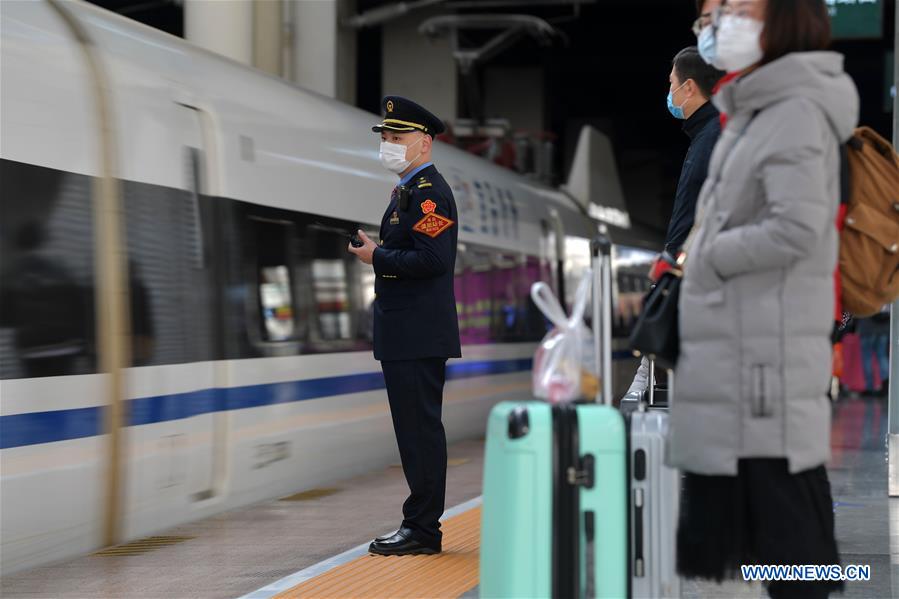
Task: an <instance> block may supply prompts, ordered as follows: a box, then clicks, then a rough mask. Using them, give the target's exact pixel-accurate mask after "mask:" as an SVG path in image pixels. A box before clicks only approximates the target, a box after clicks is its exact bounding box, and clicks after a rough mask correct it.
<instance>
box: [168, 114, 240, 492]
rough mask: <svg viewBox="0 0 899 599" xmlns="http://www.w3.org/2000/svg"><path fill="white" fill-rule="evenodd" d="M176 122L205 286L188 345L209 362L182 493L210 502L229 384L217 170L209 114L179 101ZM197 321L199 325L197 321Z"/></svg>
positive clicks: (217, 487) (222, 447) (221, 470)
mask: <svg viewBox="0 0 899 599" xmlns="http://www.w3.org/2000/svg"><path fill="white" fill-rule="evenodd" d="M177 110H178V112H179V117H178V119H179V121H182V122H183V125H184V128H183V131H184V139H183V144H182V147H181V156H182V160H183V168H184V183H185V185H184V189H185V190H187V192H188V197H187V205H186V210H185V214H186V216H187V220H188V221H189V222H191V223H192V225H193V229H194V230H193V231H192V235H191V237H192V239H193V244H192V248H191V250H192V251H190V253H189V255H188V256H187V260H188V261H190V262H192V263H193V266H194V268H195V270H196V271H197V274H198V276H200V277H202V278H203V280H205V281H206V282H207V283H208V286H207V287H205V289H204V292H201V293H200V297H195V298H194V299H193V306H192V307H193V309H192V310H191V311H190V312H191V313H190V314H185V316H186V318H187V319H190V320H194V321H195V324H196V325H198V326H196V327H195V330H197V331H198V332H201V334H199V335H198V337H197V338H196V339H192V340H190V341H189V342H190V343H192V344H193V345H194V355H195V356H197V357H199V356H205V357H207V358H210V359H207V360H204V361H201V362H195V363H194V365H193V366H194V367H195V368H196V371H197V375H198V376H199V377H201V379H202V380H203V381H204V384H203V387H204V389H203V390H201V391H199V394H200V395H199V396H198V398H197V399H198V409H197V412H198V413H197V415H196V416H193V417H191V418H190V419H189V420H190V422H191V424H190V428H189V430H188V434H189V437H190V439H191V442H190V444H189V451H188V453H189V462H188V464H189V465H188V469H187V480H186V481H185V485H184V490H183V493H184V495H185V496H186V498H187V499H188V501H189V502H190V503H191V504H196V503H200V502H205V501H209V500H214V499H215V498H216V497H217V496H219V495H221V494H222V493H223V491H224V489H223V487H224V477H225V462H226V446H227V438H226V434H227V425H228V417H227V412H225V411H223V410H222V409H221V408H222V407H223V406H222V405H221V404H222V403H223V402H222V397H223V394H222V391H223V389H224V388H225V385H226V384H227V380H225V379H226V376H227V371H226V369H225V368H224V367H223V365H222V364H221V362H220V361H219V360H217V359H215V358H218V357H219V348H221V346H222V343H223V340H222V331H223V326H224V323H223V322H222V321H223V317H222V311H221V300H222V298H221V297H219V290H220V289H221V286H220V285H219V280H218V279H219V271H218V269H217V268H216V264H217V261H216V260H215V255H216V254H215V240H214V238H213V235H214V233H213V231H211V230H210V229H212V226H210V225H213V226H214V224H215V222H216V221H215V219H214V217H213V210H212V206H211V197H212V196H213V195H214V188H216V189H217V186H216V185H215V181H214V179H215V177H216V176H217V173H218V171H217V169H216V168H215V164H214V160H213V157H214V156H215V152H214V148H213V146H214V136H213V135H212V121H211V118H210V115H209V114H208V113H204V112H203V111H202V110H201V109H199V108H197V107H196V106H195V105H193V103H192V102H190V101H189V100H187V101H184V102H178V103H177ZM196 321H199V322H196Z"/></svg>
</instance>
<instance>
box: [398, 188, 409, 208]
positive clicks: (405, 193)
mask: <svg viewBox="0 0 899 599" xmlns="http://www.w3.org/2000/svg"><path fill="white" fill-rule="evenodd" d="M398 191H399V200H398V201H397V204H398V206H399V209H400V210H402V211H403V212H405V211H406V210H408V209H409V194H410V193H411V191H412V190H411V189H409V188H408V187H406V186H405V185H400V186H399V190H398Z"/></svg>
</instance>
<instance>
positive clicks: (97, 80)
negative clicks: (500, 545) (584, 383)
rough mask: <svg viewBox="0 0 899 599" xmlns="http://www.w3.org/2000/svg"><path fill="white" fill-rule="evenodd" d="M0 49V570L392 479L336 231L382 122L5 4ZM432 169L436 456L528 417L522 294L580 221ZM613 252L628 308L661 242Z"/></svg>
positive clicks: (529, 321)
mask: <svg viewBox="0 0 899 599" xmlns="http://www.w3.org/2000/svg"><path fill="white" fill-rule="evenodd" d="M0 27H2V29H0V41H2V47H3V61H2V73H0V75H2V81H0V93H2V97H0V104H2V111H0V118H2V121H0V135H2V138H0V185H2V195H0V459H2V462H0V469H2V479H0V505H2V510H0V512H2V522H0V537H2V547H0V555H2V562H0V568H2V572H4V573H11V572H14V571H16V570H20V569H23V568H28V567H33V566H36V565H40V564H43V563H47V562H50V561H54V560H58V559H62V558H66V557H68V556H72V555H75V554H80V553H84V552H88V551H91V550H94V549H97V548H98V547H101V546H103V545H104V544H108V543H113V542H121V541H126V540H131V539H135V538H139V537H142V536H144V535H148V534H151V533H154V532H158V531H161V530H164V529H166V528H169V527H172V526H174V525H177V524H180V523H183V522H187V521H191V520H195V519H199V518H204V517H207V516H210V515H212V514H215V513H217V512H220V511H223V510H227V509H232V508H235V507H238V506H242V505H246V504H249V503H252V502H256V501H260V500H264V499H269V498H274V497H279V496H283V495H287V494H290V493H293V492H296V491H299V490H303V489H309V488H312V487H315V486H317V485H321V484H326V483H328V482H329V481H334V480H337V479H341V478H345V477H348V476H351V475H354V474H357V473H361V472H364V471H368V470H372V469H374V468H377V467H383V466H384V465H386V464H388V463H390V462H391V461H395V460H396V457H395V456H396V446H395V441H394V437H393V430H392V427H391V420H390V415H389V411H388V405H387V401H386V396H385V393H384V389H383V380H382V378H381V374H380V368H379V365H378V363H377V362H375V361H374V360H373V358H372V355H371V344H370V329H371V327H370V320H371V312H370V305H371V302H372V299H373V295H374V293H373V275H372V273H371V270H370V269H367V268H363V267H361V265H360V264H358V262H357V261H356V260H355V259H353V258H352V257H351V256H350V255H349V254H348V253H347V252H346V244H347V238H346V236H345V235H344V234H343V232H344V231H348V230H351V229H352V228H354V227H355V226H356V225H357V224H361V225H363V226H365V227H368V228H369V229H370V230H372V231H376V230H377V224H378V223H379V222H380V217H381V213H382V211H383V209H384V206H385V203H386V201H387V199H388V195H389V193H390V191H391V189H392V187H393V185H394V184H395V182H396V179H395V177H394V176H393V175H391V174H390V173H388V172H386V171H384V170H383V169H382V168H381V167H380V164H379V162H378V160H377V143H378V140H377V139H376V137H375V136H374V135H373V134H372V133H371V130H370V126H371V124H372V123H373V122H374V121H375V119H376V118H377V117H376V116H375V115H371V114H368V113H365V112H362V111H360V110H357V109H355V108H352V107H349V106H346V105H344V104H341V103H339V102H336V101H333V100H331V99H328V98H324V97H320V96H318V95H316V94H313V93H310V92H307V91H304V90H302V89H299V88H296V87H293V86H291V85H289V84H287V83H285V82H283V81H280V80H277V79H274V78H271V77H268V76H267V75H264V74H261V73H259V72H256V71H254V70H252V69H249V68H246V67H243V66H241V65H238V64H236V63H233V62H231V61H229V60H227V59H224V58H222V57H219V56H216V55H213V54H211V53H208V52H205V51H203V50H199V49H196V48H194V47H192V46H191V45H189V44H187V43H185V42H184V41H183V40H180V39H178V38H174V37H172V36H169V35H167V34H164V33H161V32H159V31H156V30H154V29H151V28H148V27H144V26H142V25H140V24H137V23H134V22H132V21H130V20H127V19H124V18H121V17H119V16H118V15H114V14H111V13H108V12H106V11H103V10H101V9H98V8H96V7H93V6H91V5H87V4H83V3H80V2H72V1H63V2H53V1H34V2H2V3H0ZM435 152H436V157H435V159H436V162H437V164H438V165H439V168H440V170H441V172H442V173H443V174H444V175H445V176H446V178H447V180H448V181H449V182H450V183H451V185H452V186H453V189H454V193H455V195H456V201H457V204H458V206H459V213H460V227H461V231H460V248H459V250H460V251H459V257H458V262H457V265H456V268H457V277H456V293H457V301H458V308H459V318H460V325H461V326H460V328H461V330H462V337H463V356H464V357H463V358H462V359H460V360H453V361H451V363H450V364H449V366H448V384H447V390H446V401H445V406H444V414H445V416H444V419H445V424H446V429H447V435H448V438H449V440H450V441H452V440H457V439H461V438H467V437H468V438H470V437H476V436H479V435H482V434H483V430H484V422H485V417H486V415H487V413H488V411H489V409H490V407H491V406H492V405H493V404H494V403H495V402H497V401H499V400H502V399H504V398H507V397H510V396H516V397H521V396H522V395H527V394H528V391H529V387H530V363H531V356H532V354H533V351H534V348H535V342H536V341H537V340H539V339H540V338H541V337H542V335H543V334H544V332H545V324H544V321H543V319H542V318H541V316H540V315H539V314H538V313H536V312H535V310H534V307H533V305H532V304H531V302H530V301H529V299H527V290H528V288H529V286H530V284H531V283H532V282H533V281H535V280H538V279H544V280H547V281H551V282H553V284H554V285H556V286H557V287H558V284H559V282H560V281H563V280H565V279H566V277H567V278H568V280H569V281H571V280H573V278H574V277H576V276H577V274H578V269H580V268H583V266H584V265H586V261H587V256H586V247H587V243H586V241H587V239H588V238H589V237H591V236H592V235H593V234H594V233H595V232H596V230H597V224H598V223H597V221H595V220H592V219H591V218H588V217H587V216H585V213H584V211H583V210H582V209H581V208H580V207H579V206H578V204H577V203H575V202H574V201H573V200H572V199H571V198H570V197H569V196H568V195H566V194H565V193H562V192H560V191H557V190H554V189H551V188H548V187H544V186H540V185H538V184H536V183H533V182H532V181H530V180H528V179H526V178H524V177H520V176H518V175H516V174H515V173H513V172H511V171H508V170H504V169H501V168H499V167H496V166H494V165H491V164H489V163H487V162H485V161H483V160H481V159H479V158H477V157H474V156H472V155H470V154H466V153H464V152H462V151H459V150H456V149H455V148H452V147H450V146H448V145H445V144H437V149H436V151H435ZM116 233H118V234H120V238H121V242H117V241H116V237H115V234H116ZM612 233H613V239H614V241H615V242H616V243H622V242H625V243H629V244H630V245H633V246H639V247H642V248H644V249H642V250H641V249H634V248H632V249H628V250H627V251H623V250H621V249H620V248H619V253H618V256H619V265H620V267H621V268H620V270H619V276H618V281H619V284H625V283H624V281H625V280H628V281H630V282H629V283H627V284H629V285H634V286H636V287H635V288H634V289H631V290H632V291H639V289H638V288H639V286H640V285H641V283H640V282H639V281H640V280H641V277H640V276H639V275H634V274H633V273H640V272H642V270H641V269H642V268H643V267H642V265H641V264H642V263H643V262H645V260H646V259H647V258H648V257H651V252H650V251H648V249H646V248H649V249H651V248H652V247H653V245H652V240H647V241H633V240H632V239H629V237H628V235H629V234H628V233H627V232H625V231H621V230H618V229H615V228H614V227H613V228H612ZM116 264H118V265H120V267H121V268H119V270H118V271H116V270H115V266H116ZM626 265H631V266H632V267H634V270H631V271H629V270H628V269H627V268H625V266H626ZM115 272H118V273H120V276H119V279H120V280H118V282H117V280H116V277H115V276H114V275H115ZM629 273H630V274H629ZM628 277H629V278H628ZM634 281H637V282H634ZM116 300H120V303H121V305H122V309H121V310H120V311H119V313H120V314H122V316H123V318H124V320H123V321H122V320H121V319H120V321H119V325H116V322H117V321H116V319H115V318H114V317H113V316H112V315H113V314H114V313H115V311H114V308H115V305H116ZM117 326H118V327H119V328H116V327H117ZM110 327H112V328H110ZM116 342H119V343H120V344H121V345H122V346H123V347H125V348H126V349H127V350H128V351H126V352H119V353H118V354H116V355H112V354H111V352H113V351H114V348H115V347H116ZM129 354H130V355H129ZM125 356H128V357H127V362H126V363H123V364H117V363H116V360H119V361H121V360H123V359H125ZM632 364H633V361H632V360H628V361H627V363H626V364H624V366H626V367H627V366H629V365H631V366H632ZM110 368H111V370H110ZM116 373H118V374H119V375H121V378H117V376H115V375H116ZM620 384H621V382H620V381H619V386H620Z"/></svg>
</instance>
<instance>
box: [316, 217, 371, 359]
mask: <svg viewBox="0 0 899 599" xmlns="http://www.w3.org/2000/svg"><path fill="white" fill-rule="evenodd" d="M355 228H356V225H355V224H353V223H348V222H344V221H339V220H336V219H329V218H325V217H316V219H315V220H314V221H312V222H310V223H308V224H307V226H306V227H305V230H304V234H303V235H302V242H301V243H302V247H303V252H302V256H303V257H302V262H303V263H304V265H305V264H308V266H307V267H306V268H307V270H306V272H307V273H308V276H309V278H308V279H307V282H306V287H308V288H309V289H310V292H311V298H310V302H309V334H308V339H306V343H305V344H304V346H303V352H304V353H320V352H337V351H361V350H365V349H368V348H370V347H371V338H372V325H371V320H372V306H373V303H374V297H375V292H374V282H375V281H374V272H373V271H372V269H371V267H370V266H366V265H364V264H362V263H360V262H359V260H358V259H356V257H355V256H353V255H352V254H350V253H349V252H348V251H347V242H348V239H349V237H348V235H349V232H350V231H352V230H354V229H355ZM369 235H370V236H372V237H375V238H377V235H376V234H374V233H372V232H370V231H369ZM310 279H311V280H310Z"/></svg>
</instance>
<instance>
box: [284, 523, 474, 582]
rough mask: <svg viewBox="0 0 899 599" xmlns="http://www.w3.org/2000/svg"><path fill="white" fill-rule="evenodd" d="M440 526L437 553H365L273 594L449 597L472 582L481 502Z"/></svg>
mask: <svg viewBox="0 0 899 599" xmlns="http://www.w3.org/2000/svg"><path fill="white" fill-rule="evenodd" d="M442 528H443V553H441V554H440V555H410V556H403V557H396V556H379V555H366V556H363V557H360V558H358V559H355V560H353V561H351V562H349V563H347V564H343V565H342V566H338V567H336V568H334V569H333V570H329V571H327V572H325V573H324V574H322V575H321V576H316V577H315V578H312V579H310V580H307V581H306V582H303V583H301V584H299V585H297V586H295V587H293V588H292V589H290V590H287V591H285V592H283V593H281V594H280V595H277V596H276V598H275V599H298V598H300V597H302V598H303V599H307V598H310V599H311V598H314V597H320V598H322V599H325V598H327V599H333V598H338V597H339V598H349V597H359V598H364V599H378V598H384V599H388V598H389V599H394V598H400V597H413V598H415V599H438V598H441V599H442V598H444V597H445V598H448V599H449V598H452V599H455V598H456V597H459V596H460V595H462V594H463V593H465V592H466V591H469V590H471V589H473V588H474V587H475V586H477V584H478V550H479V549H480V546H481V538H480V537H481V508H479V507H478V508H474V509H471V510H468V511H467V512H465V513H464V514H459V515H458V516H454V517H452V518H450V519H448V520H446V521H445V522H444V523H443V526H442Z"/></svg>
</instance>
